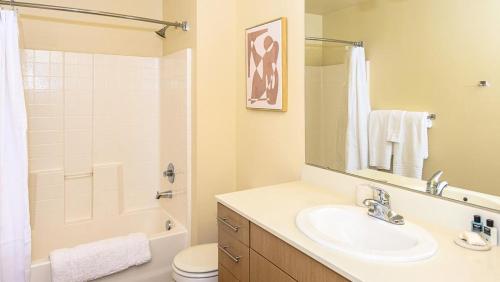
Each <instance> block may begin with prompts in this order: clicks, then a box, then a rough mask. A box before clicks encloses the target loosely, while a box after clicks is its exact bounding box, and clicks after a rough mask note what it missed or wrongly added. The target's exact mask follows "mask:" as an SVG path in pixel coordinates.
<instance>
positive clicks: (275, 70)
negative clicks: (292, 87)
mask: <svg viewBox="0 0 500 282" xmlns="http://www.w3.org/2000/svg"><path fill="white" fill-rule="evenodd" d="M246 64H247V70H246V72H247V77H246V79H247V93H246V103H247V108H248V109H258V110H275V111H283V112H284V111H286V110H287V56H286V18H279V19H277V20H273V21H270V22H267V23H264V24H261V25H258V26H255V27H251V28H249V29H247V30H246Z"/></svg>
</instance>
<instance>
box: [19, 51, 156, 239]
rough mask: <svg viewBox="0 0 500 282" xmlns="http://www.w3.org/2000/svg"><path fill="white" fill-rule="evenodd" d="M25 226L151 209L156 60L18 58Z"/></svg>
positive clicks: (33, 54)
mask: <svg viewBox="0 0 500 282" xmlns="http://www.w3.org/2000/svg"><path fill="white" fill-rule="evenodd" d="M23 76H24V82H25V94H26V97H27V109H28V117H29V124H28V126H29V140H28V141H29V171H30V210H31V216H32V226H33V229H34V230H35V231H36V230H37V227H41V226H43V227H51V226H54V225H60V224H64V223H74V222H79V221H87V220H92V219H95V218H103V217H112V216H117V215H119V214H121V213H123V212H127V211H133V210H138V209H145V208H151V207H157V206H158V203H157V201H156V200H155V199H154V194H155V193H156V191H157V190H158V189H159V185H160V178H159V177H160V175H159V173H160V172H159V169H158V168H159V167H160V163H159V161H160V159H159V158H160V157H159V153H160V150H159V147H160V146H159V142H160V141H159V140H160V138H159V128H160V125H159V118H160V113H159V99H160V97H159V96H160V94H159V93H160V91H159V59H157V58H142V57H126V56H111V55H95V54H80V53H68V52H54V51H43V50H25V51H24V55H23Z"/></svg>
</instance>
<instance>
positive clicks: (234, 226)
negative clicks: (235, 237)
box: [217, 217, 240, 232]
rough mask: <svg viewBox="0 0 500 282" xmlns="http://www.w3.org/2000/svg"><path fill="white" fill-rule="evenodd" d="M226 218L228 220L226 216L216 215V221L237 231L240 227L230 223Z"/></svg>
mask: <svg viewBox="0 0 500 282" xmlns="http://www.w3.org/2000/svg"><path fill="white" fill-rule="evenodd" d="M227 220H228V218H227V217H217V221H219V222H220V223H223V224H224V225H226V226H227V227H229V228H230V229H231V230H233V231H234V232H238V230H239V229H240V227H239V226H238V225H232V224H231V223H229V222H228V221H227Z"/></svg>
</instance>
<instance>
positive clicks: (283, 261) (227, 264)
mask: <svg viewBox="0 0 500 282" xmlns="http://www.w3.org/2000/svg"><path fill="white" fill-rule="evenodd" d="M217 220H218V222H219V224H218V230H219V281H222V282H233V281H241V282H246V281H250V282H293V281H299V282H345V281H349V280H348V279H346V278H344V277H343V276H341V275H339V274H338V273H336V272H335V271H332V270H331V269H329V268H327V267H325V266H323V265H322V264H321V263H319V262H317V261H316V260H314V259H312V258H310V257H309V256H307V255H305V254H304V253H302V252H300V251H299V250H297V249H295V248H294V247H292V246H290V245H288V244H287V243H285V242H284V241H282V240H281V239H279V238H278V237H276V236H274V235H272V234H271V233H269V232H267V231H265V230H264V229H262V228H260V227H259V226H257V225H255V224H253V223H252V222H250V221H249V220H247V219H246V218H244V217H242V216H241V215H239V214H238V213H236V212H234V211H233V210H231V209H229V208H227V207H225V206H224V205H222V204H218V207H217Z"/></svg>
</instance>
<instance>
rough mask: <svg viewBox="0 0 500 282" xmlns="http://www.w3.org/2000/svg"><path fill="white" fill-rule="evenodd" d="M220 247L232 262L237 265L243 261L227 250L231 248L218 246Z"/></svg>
mask: <svg viewBox="0 0 500 282" xmlns="http://www.w3.org/2000/svg"><path fill="white" fill-rule="evenodd" d="M218 247H219V250H221V251H222V252H223V253H225V254H226V255H227V256H228V257H229V258H230V259H231V260H232V261H234V262H235V263H239V262H240V259H241V257H240V256H235V255H233V254H231V253H230V252H229V251H228V250H227V249H229V246H221V245H218Z"/></svg>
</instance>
